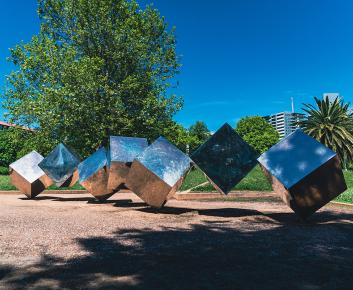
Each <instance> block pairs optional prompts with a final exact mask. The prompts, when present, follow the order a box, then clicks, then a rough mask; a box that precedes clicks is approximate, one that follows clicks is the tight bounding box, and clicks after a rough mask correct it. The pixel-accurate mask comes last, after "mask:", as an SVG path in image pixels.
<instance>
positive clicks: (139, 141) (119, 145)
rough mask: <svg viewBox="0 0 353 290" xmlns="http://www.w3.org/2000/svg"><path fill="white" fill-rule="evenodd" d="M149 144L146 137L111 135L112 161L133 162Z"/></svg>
mask: <svg viewBox="0 0 353 290" xmlns="http://www.w3.org/2000/svg"><path fill="white" fill-rule="evenodd" d="M147 146H148V143H147V139H146V138H136V137H123V136H110V161H119V162H132V161H133V160H134V158H135V157H136V156H137V155H139V154H140V153H141V152H142V151H143V150H144V149H146V147H147Z"/></svg>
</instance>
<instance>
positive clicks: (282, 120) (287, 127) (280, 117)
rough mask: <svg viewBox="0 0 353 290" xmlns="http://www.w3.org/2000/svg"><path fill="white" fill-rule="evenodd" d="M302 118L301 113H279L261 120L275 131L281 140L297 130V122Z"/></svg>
mask: <svg viewBox="0 0 353 290" xmlns="http://www.w3.org/2000/svg"><path fill="white" fill-rule="evenodd" d="M304 117H305V115H304V114H301V113H290V112H280V113H277V114H273V115H269V116H265V117H263V118H264V119H265V120H266V121H267V122H268V123H269V124H271V125H272V126H273V127H274V128H275V129H276V131H277V132H278V133H279V136H280V138H281V139H282V138H283V137H286V136H288V135H289V134H291V133H292V132H294V131H295V130H296V129H297V128H298V125H297V122H299V121H301V120H303V119H304Z"/></svg>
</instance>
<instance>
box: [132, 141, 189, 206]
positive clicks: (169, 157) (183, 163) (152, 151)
mask: <svg viewBox="0 0 353 290" xmlns="http://www.w3.org/2000/svg"><path fill="white" fill-rule="evenodd" d="M190 162H191V160H190V158H189V157H188V156H187V155H185V154H184V153H183V152H181V151H180V150H179V149H178V148H176V147H175V146H174V145H172V144H171V143H169V142H168V141H167V140H166V139H164V138H163V137H159V138H158V139H157V140H156V141H155V142H153V143H152V144H151V145H150V146H148V147H147V148H146V149H145V150H144V151H143V152H142V153H141V154H140V155H138V156H137V157H136V158H135V160H134V161H133V163H132V166H131V169H130V172H129V175H128V178H127V186H128V188H129V189H131V190H132V191H133V192H134V193H136V194H137V195H138V196H140V197H141V199H143V200H144V201H145V202H146V203H147V204H149V205H151V206H154V207H161V206H163V205H164V204H165V202H166V201H167V200H168V199H169V198H170V197H172V196H173V195H174V193H175V191H176V190H177V189H178V188H179V186H180V185H181V181H182V179H183V176H184V175H185V173H186V172H187V171H188V169H189V168H190Z"/></svg>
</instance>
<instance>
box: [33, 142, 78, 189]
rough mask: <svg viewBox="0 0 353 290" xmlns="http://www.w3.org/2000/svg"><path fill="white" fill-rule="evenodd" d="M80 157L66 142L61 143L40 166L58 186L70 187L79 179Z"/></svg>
mask: <svg viewBox="0 0 353 290" xmlns="http://www.w3.org/2000/svg"><path fill="white" fill-rule="evenodd" d="M79 163H80V158H79V157H78V155H77V154H76V153H74V152H73V151H72V150H71V149H69V148H68V147H67V146H66V145H65V144H63V143H60V144H59V145H58V146H56V147H55V148H54V149H53V151H51V152H50V153H49V154H48V156H47V157H45V158H44V159H43V160H42V161H41V162H40V163H39V167H40V168H41V169H42V170H43V171H44V172H45V173H46V174H47V175H48V176H49V177H50V178H51V179H52V180H53V181H54V182H55V184H56V186H58V187H70V186H73V185H75V184H76V182H77V180H78V171H77V166H78V164H79Z"/></svg>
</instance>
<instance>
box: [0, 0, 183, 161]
mask: <svg viewBox="0 0 353 290" xmlns="http://www.w3.org/2000/svg"><path fill="white" fill-rule="evenodd" d="M38 13H39V17H40V20H41V27H40V32H39V33H38V35H35V36H33V38H32V39H31V41H30V42H29V43H21V44H19V45H17V46H16V47H15V48H13V49H11V57H10V58H9V59H10V61H12V62H13V63H14V64H15V65H16V66H17V67H18V70H17V71H14V72H12V74H11V75H10V76H9V78H8V86H7V90H6V104H5V107H6V108H7V109H8V112H9V115H10V120H11V121H12V122H15V123H18V124H21V125H25V126H32V127H34V128H36V134H33V135H31V138H32V140H31V142H30V143H31V144H32V145H33V146H34V147H35V148H36V149H37V150H39V151H41V152H43V153H45V152H47V151H48V150H49V149H51V147H52V145H53V143H57V142H60V141H64V142H66V143H68V145H70V146H72V147H74V148H75V149H76V150H78V151H80V152H81V153H83V154H84V155H85V154H88V153H90V152H91V151H92V150H94V149H95V148H97V147H98V146H100V145H101V144H102V143H103V144H104V143H106V142H107V140H108V136H109V135H111V134H121V135H130V136H146V137H148V138H150V139H153V138H155V137H157V136H158V135H159V134H161V133H162V132H163V131H164V130H165V129H166V128H171V130H172V129H173V128H174V127H175V123H174V122H173V121H172V116H173V115H174V114H175V113H176V112H177V111H178V110H179V109H180V108H181V105H182V102H181V99H180V98H178V97H176V96H168V95H167V91H168V88H169V87H170V86H171V85H172V81H173V79H174V76H175V74H176V73H177V72H178V68H179V62H178V57H177V55H176V50H175V48H176V40H175V35H174V29H172V30H171V31H168V29H167V24H166V22H165V20H164V18H163V17H161V16H160V14H159V12H158V11H157V10H156V9H153V8H152V7H151V6H148V7H147V8H146V9H144V10H142V9H140V7H139V5H138V4H137V3H136V2H135V1H128V0H40V1H39V2H38Z"/></svg>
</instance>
